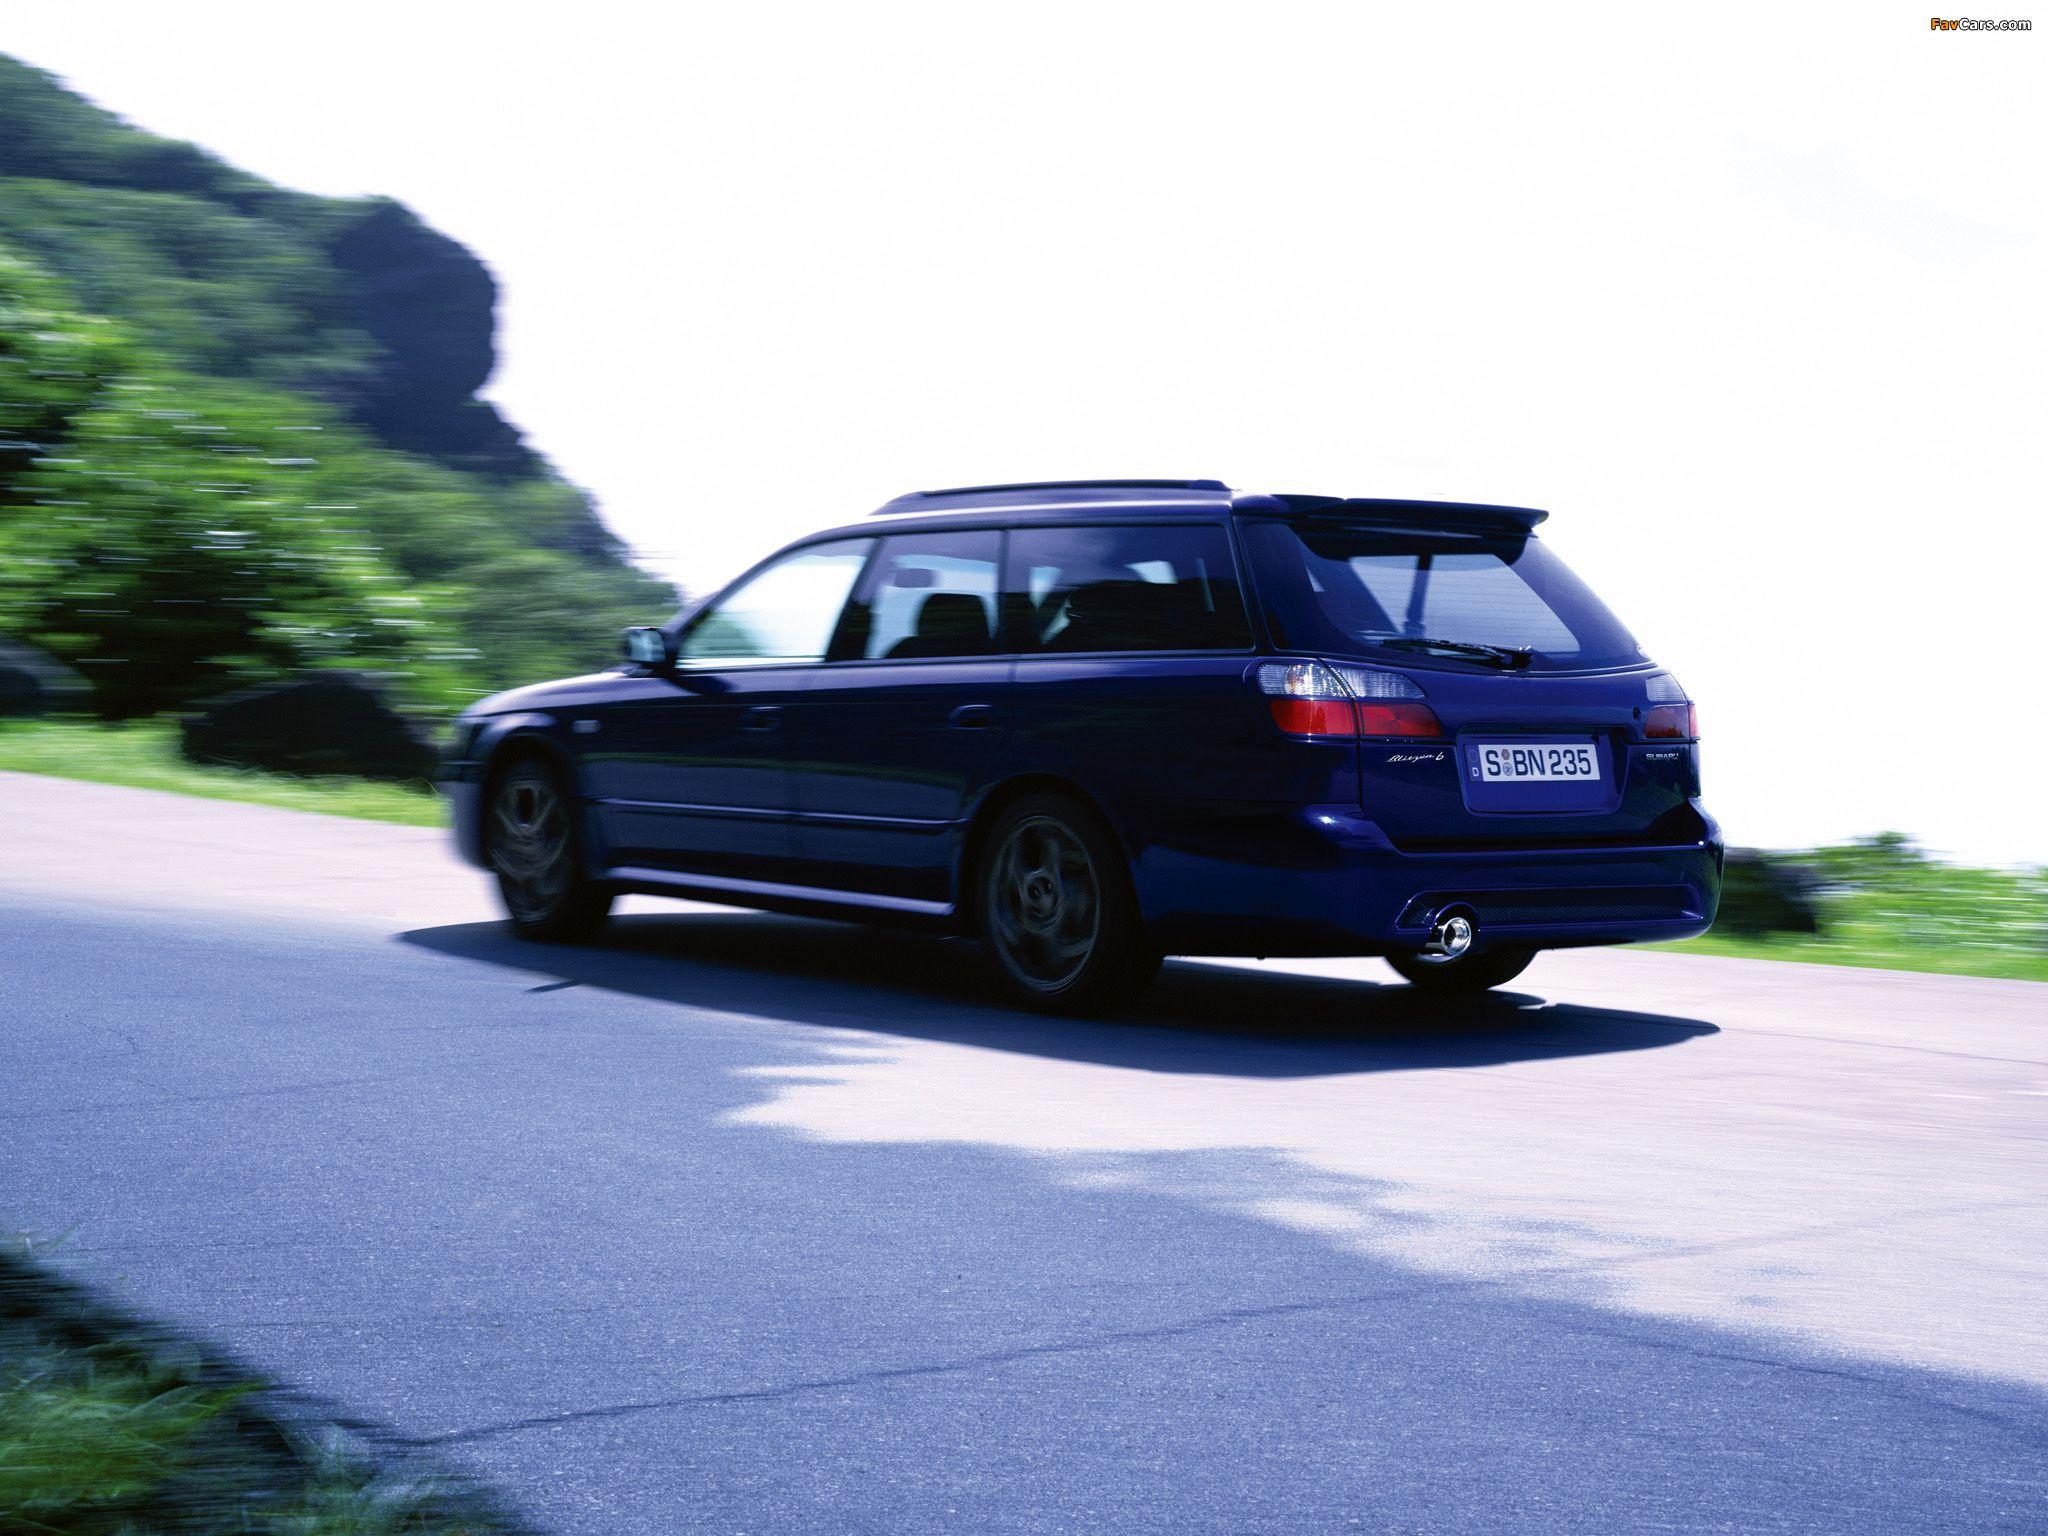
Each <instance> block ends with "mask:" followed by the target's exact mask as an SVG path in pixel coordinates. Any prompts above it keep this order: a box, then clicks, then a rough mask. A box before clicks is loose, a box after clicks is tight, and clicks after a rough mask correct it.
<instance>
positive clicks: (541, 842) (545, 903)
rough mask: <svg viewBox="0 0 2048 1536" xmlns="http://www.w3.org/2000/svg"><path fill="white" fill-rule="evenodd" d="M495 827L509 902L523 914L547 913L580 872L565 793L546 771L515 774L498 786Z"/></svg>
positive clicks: (495, 860) (494, 847)
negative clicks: (575, 855) (571, 840)
mask: <svg viewBox="0 0 2048 1536" xmlns="http://www.w3.org/2000/svg"><path fill="white" fill-rule="evenodd" d="M491 826H492V835H491V864H492V867H493V868H495V869H496V870H497V872H498V878H499V884H500V886H501V888H502V889H503V891H504V893H505V903H506V905H507V906H508V907H509V908H511V910H512V912H513V914H514V915H515V916H517V917H521V918H532V917H540V916H544V915H545V914H547V913H548V912H549V911H551V910H552V909H553V908H555V907H556V906H558V905H559V904H560V903H561V901H562V899H563V897H564V896H566V895H567V894H568V892H569V888H570V885H571V883H572V881H573V878H574V875H575V861H574V858H573V856H572V849H571V845H570V836H569V808H568V806H567V805H566V804H565V803H564V801H563V799H562V796H561V792H560V791H559V790H557V789H556V788H555V786H554V784H553V783H551V782H550V781H549V780H548V779H547V778H546V777H545V776H544V775H542V774H540V773H537V772H533V771H531V770H527V771H521V772H515V773H512V774H509V775H507V776H506V778H505V780H504V782H503V783H501V784H500V785H499V786H498V791H497V795H496V797H495V800H494V803H493V805H492V807H491Z"/></svg>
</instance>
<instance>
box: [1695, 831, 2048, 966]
mask: <svg viewBox="0 0 2048 1536" xmlns="http://www.w3.org/2000/svg"><path fill="white" fill-rule="evenodd" d="M1751 857H1752V858H1753V859H1754V860H1756V861H1758V862H1760V863H1761V864H1762V865H1764V866H1765V867H1767V868H1775V869H1777V870H1778V871H1779V872H1780V873H1781V875H1782V877H1783V881H1782V883H1783V884H1784V885H1790V886H1794V887H1797V888H1800V889H1803V890H1806V891H1808V892H1809V893H1810V902H1811V909H1812V917H1813V921H1814V924H1815V928H1816V931H1814V932H1811V933H1805V932H1800V931H1797V928H1796V926H1794V927H1783V926H1773V924H1772V920H1771V919H1770V918H1769V917H1768V916H1767V915H1765V914H1766V913H1767V912H1768V911H1769V910H1774V909H1772V908H1764V909H1762V910H1760V908H1759V903H1758V899H1757V895H1756V893H1757V891H1758V890H1759V889H1760V886H1759V885H1758V884H1757V883H1756V882H1754V881H1752V882H1750V883H1748V884H1745V885H1742V886H1731V887H1730V889H1729V890H1728V891H1727V892H1726V893H1724V897H1723V904H1722V909H1721V915H1720V917H1719V919H1718V920H1717V921H1716V922H1715V925H1714V927H1713V929H1712V931H1710V932H1709V933H1707V934H1706V935H1705V936H1704V937H1702V938H1698V939H1693V940H1690V941H1688V942H1687V943H1685V944H1683V945H1680V946H1676V947H1678V948H1683V949H1689V950H1697V951H1701V952H1704V953H1709V954H1727V955H1752V956H1761V957H1764V958H1768V959H1775V960H1811V961H1819V962H1822V963H1825V964H1834V965H1872V966H1886V967H1890V968H1892V969H1896V970H1909V971H1946V972H1952V973H1957V974H1962V975H1974V976H2005V977H2013V978H2017V979H2020V980H2028V981H2048V868H2041V867H2033V868H2018V869H1985V868H1978V867H1973V866H1970V865H1966V864H1952V863H1949V862H1947V861H1946V860H1943V859H1938V858H1935V857H1934V856H1933V855H1931V854H1929V853H1928V852H1927V851H1926V850H1925V849H1922V848H1920V847H1918V846H1917V845H1916V844H1915V843H1913V841H1912V840H1911V839H1910V838H1907V837H1905V836H1903V835H1902V834H1900V833H1897V832H1884V833H1879V834H1878V835H1876V836H1874V837H1866V838H1858V839H1856V840H1854V841H1852V842H1848V843H1840V844H1835V845H1833V846H1830V847H1825V848H1814V849H1810V850H1806V851H1803V852H1776V851H1770V850H1753V851H1751ZM1765 899H1766V900H1767V901H1768V900H1770V898H1768V897H1766V898H1765Z"/></svg>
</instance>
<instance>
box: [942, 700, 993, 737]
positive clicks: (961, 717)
mask: <svg viewBox="0 0 2048 1536" xmlns="http://www.w3.org/2000/svg"><path fill="white" fill-rule="evenodd" d="M995 720H996V707H995V705H993V704H962V705H961V706H960V707H959V708H958V709H956V710H954V711H953V713H951V714H950V715H948V716H946V724H948V725H950V726H952V727H953V728H954V729H955V730H960V731H985V730H987V729H988V728H989V727H990V726H991V725H994V724H995Z"/></svg>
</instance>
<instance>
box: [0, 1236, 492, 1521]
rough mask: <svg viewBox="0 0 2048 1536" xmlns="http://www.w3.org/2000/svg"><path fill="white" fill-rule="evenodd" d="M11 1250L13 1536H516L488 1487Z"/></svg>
mask: <svg viewBox="0 0 2048 1536" xmlns="http://www.w3.org/2000/svg"><path fill="white" fill-rule="evenodd" d="M278 1401H279V1400H278V1399H276V1398H275V1396H274V1395H273V1394H272V1393H271V1391H270V1390H269V1389H268V1388H266V1387H265V1386H263V1385H262V1384H260V1383H258V1382H255V1381H253V1380H251V1379H249V1378H248V1375H247V1373H246V1372H243V1371H241V1370H239V1369H238V1368H236V1367H235V1366H233V1365H231V1364H228V1363H225V1362H222V1361H219V1360H216V1359H211V1358H209V1357H208V1356H207V1354H206V1352H205V1351H204V1350H202V1349H200V1348H197V1347H195V1346H194V1345H193V1344H192V1343H191V1342H189V1341H187V1340H184V1339H180V1338H177V1337H175V1336H172V1335H169V1334H167V1333H165V1332H163V1331H162V1330H159V1329H155V1328H150V1327H147V1326H145V1325H143V1324H141V1323H139V1322H137V1321H136V1320H134V1319H132V1318H128V1317H125V1316H122V1315H120V1314H118V1313H115V1312H112V1311H111V1310H109V1309H108V1308H106V1307H105V1306H104V1305H103V1304H101V1303H99V1302H98V1301H96V1300H95V1299H93V1298H92V1297H90V1296H88V1295H87V1294H86V1293H84V1292H82V1291H80V1290H78V1289H77V1288H75V1287H73V1286H70V1285H67V1284H66V1283H64V1282H62V1281H60V1280H57V1279H56V1278H54V1277H53V1276H51V1275H49V1274H48V1273H47V1272H45V1271H44V1270H42V1269H41V1268H40V1267H39V1266H38V1265H37V1264H36V1263H35V1262H34V1260H33V1259H32V1258H31V1257H30V1256H29V1253H28V1250H27V1249H26V1247H25V1245H21V1244H19V1243H14V1242H10V1243H7V1244H4V1245H0V1531H7V1532H22V1533H48V1536H59V1533H61V1536H226V1533H230V1532H232V1533H235V1536H505V1533H508V1532H510V1531H511V1530H512V1529H513V1527H512V1526H511V1525H510V1524H509V1523H508V1522H507V1521H506V1519H505V1518H504V1516H503V1515H502V1514H501V1513H500V1512H499V1511H498V1510H497V1508H496V1507H495V1506H494V1505H493V1504H492V1503H491V1501H490V1499H489V1495H488V1494H487V1493H486V1492H485V1491H484V1490H483V1489H481V1488H480V1487H478V1486H476V1485H474V1484H471V1483H466V1482H463V1481H460V1480H458V1479H456V1478H453V1477H451V1476H450V1475H448V1474H447V1473H445V1472H444V1471H443V1470H441V1469H439V1468H437V1467H426V1466H421V1465H417V1464H407V1465H400V1464H396V1463H394V1462H393V1461H391V1459H390V1458H389V1457H388V1456H386V1457H383V1458H380V1457H378V1456H376V1455H372V1454H370V1453H369V1452H368V1450H367V1448H366V1445H365V1443H364V1442H362V1441H360V1440H355V1439H351V1438H350V1437H349V1436H347V1435H346V1434H344V1433H343V1432H341V1431H340V1430H338V1429H337V1428H336V1427H335V1426H333V1425H331V1424H327V1423H324V1422H319V1421H310V1420H307V1419H304V1418H300V1417H297V1416H291V1417H287V1416H284V1415H283V1414H280V1413H279V1412H276V1411H274V1410H275V1408H276V1406H277V1404H278Z"/></svg>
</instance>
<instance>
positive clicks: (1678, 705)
mask: <svg viewBox="0 0 2048 1536" xmlns="http://www.w3.org/2000/svg"><path fill="white" fill-rule="evenodd" d="M1648 693H1649V697H1650V712H1649V713H1648V714H1647V715H1645V716H1643V736H1644V739H1645V740H1649V741H1693V740H1697V739H1698V737H1699V734H1700V712H1699V708H1698V706H1696V705H1695V704H1694V703H1693V702H1692V700H1690V699H1688V698H1687V697H1686V696H1685V690H1684V689H1683V688H1681V687H1680V686H1679V685H1678V679H1677V678H1675V677H1673V676H1672V675H1671V674H1670V673H1669V672H1659V673H1657V674H1655V675H1654V676H1653V677H1651V679H1650V681H1649V684H1648Z"/></svg>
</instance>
